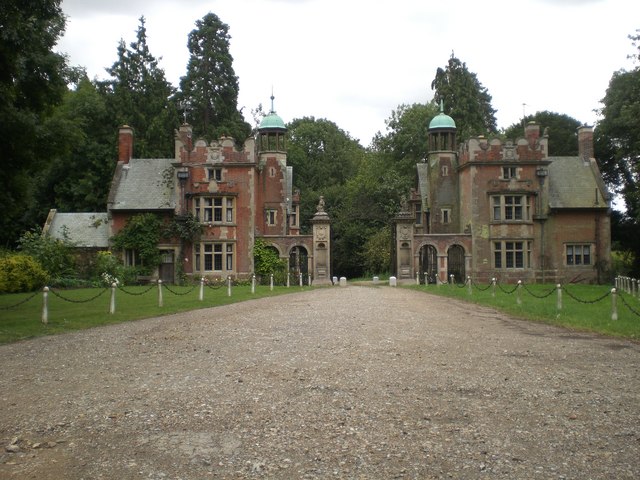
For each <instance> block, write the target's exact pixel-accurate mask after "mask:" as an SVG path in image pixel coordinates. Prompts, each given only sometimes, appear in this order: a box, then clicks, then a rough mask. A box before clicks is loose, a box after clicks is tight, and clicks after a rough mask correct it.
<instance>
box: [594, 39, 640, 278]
mask: <svg viewBox="0 0 640 480" xmlns="http://www.w3.org/2000/svg"><path fill="white" fill-rule="evenodd" d="M629 38H630V39H631V40H632V44H633V46H634V47H636V48H637V49H638V51H637V52H636V53H635V54H634V55H632V56H631V57H632V58H634V59H635V61H636V62H638V61H640V30H637V31H636V34H635V35H630V36H629ZM602 103H603V105H604V106H603V108H602V110H601V111H600V114H601V115H602V120H601V121H600V122H599V123H598V125H597V126H596V129H595V151H596V152H595V153H596V158H597V159H598V160H599V162H600V169H601V170H602V172H603V175H604V177H605V180H606V181H607V183H608V184H609V185H610V187H611V188H612V189H613V190H614V191H615V192H616V193H618V194H619V195H621V196H622V198H623V199H624V203H625V206H626V212H625V214H624V215H623V218H622V219H621V221H620V222H619V223H618V224H617V225H618V226H619V227H620V229H616V224H615V223H614V228H613V232H612V237H613V239H614V240H615V241H618V242H619V247H620V248H622V249H625V250H629V251H631V252H634V257H635V263H634V267H633V274H634V275H640V242H638V237H639V236H640V65H638V66H636V67H635V68H634V69H632V70H629V71H627V70H620V71H617V72H615V73H614V74H613V76H612V77H611V80H610V81H609V87H608V88H607V91H606V94H605V97H604V99H603V100H602Z"/></svg>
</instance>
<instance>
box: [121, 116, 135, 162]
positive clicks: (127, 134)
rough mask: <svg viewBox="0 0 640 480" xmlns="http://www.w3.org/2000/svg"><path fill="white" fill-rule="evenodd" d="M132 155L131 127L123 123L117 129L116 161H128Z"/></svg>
mask: <svg viewBox="0 0 640 480" xmlns="http://www.w3.org/2000/svg"><path fill="white" fill-rule="evenodd" d="M131 157H133V128H131V127H130V126H129V125H123V126H121V127H120V128H119V129H118V162H122V163H129V160H131Z"/></svg>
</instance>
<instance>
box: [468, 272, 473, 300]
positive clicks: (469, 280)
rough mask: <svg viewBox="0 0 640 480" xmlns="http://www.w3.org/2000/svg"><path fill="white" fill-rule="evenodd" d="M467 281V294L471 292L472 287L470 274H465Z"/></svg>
mask: <svg viewBox="0 0 640 480" xmlns="http://www.w3.org/2000/svg"><path fill="white" fill-rule="evenodd" d="M467 283H468V284H469V285H468V288H469V295H472V294H473V288H472V287H471V275H467Z"/></svg>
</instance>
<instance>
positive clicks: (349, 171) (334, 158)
mask: <svg viewBox="0 0 640 480" xmlns="http://www.w3.org/2000/svg"><path fill="white" fill-rule="evenodd" d="M287 128H288V136H289V138H288V147H287V164H288V165H290V166H292V167H293V171H294V181H295V186H296V188H298V189H299V190H300V192H301V196H302V204H301V206H300V218H301V220H302V225H301V228H302V231H303V232H308V231H309V228H310V225H309V220H310V219H311V217H312V216H313V214H314V213H315V211H316V205H317V203H318V198H319V196H320V195H324V196H325V198H327V195H328V193H327V192H328V190H329V189H335V188H338V189H339V188H341V187H343V186H344V185H345V183H346V182H347V180H349V179H350V178H352V177H353V176H354V175H355V173H356V171H357V169H358V165H359V164H360V162H361V160H362V157H363V156H364V149H363V148H362V146H360V144H359V143H358V141H357V140H354V139H353V138H351V137H350V136H349V134H348V133H346V132H345V131H343V130H342V129H340V128H339V127H338V126H337V125H336V124H335V123H333V122H331V121H329V120H325V119H315V118H313V117H305V118H300V119H295V120H293V121H292V122H291V123H289V124H288V126H287Z"/></svg>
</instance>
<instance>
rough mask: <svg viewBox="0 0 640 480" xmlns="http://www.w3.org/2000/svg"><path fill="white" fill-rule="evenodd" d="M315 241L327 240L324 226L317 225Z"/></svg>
mask: <svg viewBox="0 0 640 480" xmlns="http://www.w3.org/2000/svg"><path fill="white" fill-rule="evenodd" d="M316 239H317V240H322V241H324V240H326V239H327V226H326V225H319V226H318V228H317V230H316Z"/></svg>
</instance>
